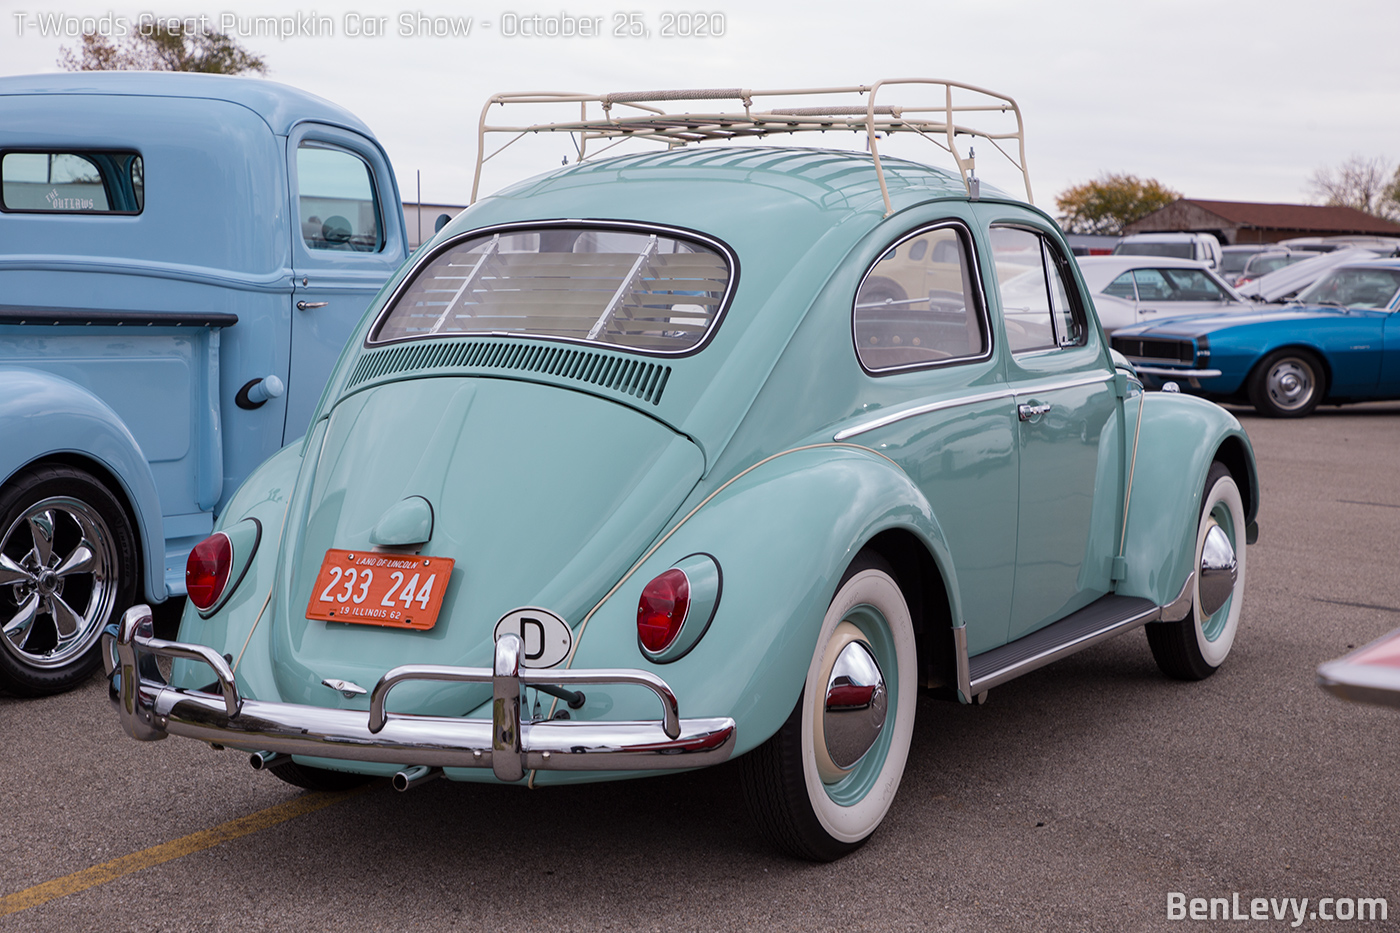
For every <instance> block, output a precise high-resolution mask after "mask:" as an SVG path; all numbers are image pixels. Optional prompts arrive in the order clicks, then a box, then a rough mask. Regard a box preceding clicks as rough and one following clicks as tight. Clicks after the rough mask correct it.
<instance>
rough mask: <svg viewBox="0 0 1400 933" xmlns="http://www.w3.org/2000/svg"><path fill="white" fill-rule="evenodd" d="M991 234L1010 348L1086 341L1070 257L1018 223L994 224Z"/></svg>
mask: <svg viewBox="0 0 1400 933" xmlns="http://www.w3.org/2000/svg"><path fill="white" fill-rule="evenodd" d="M991 240H992V259H993V261H994V262H995V263H996V268H997V283H998V285H999V287H1000V289H1001V309H1002V315H1003V318H1004V319H1005V322H1006V339H1007V343H1008V344H1010V346H1011V351H1012V352H1013V353H1018V352H1022V351H1026V350H1051V349H1055V348H1056V347H1072V346H1079V345H1081V344H1083V343H1084V341H1085V337H1086V331H1085V329H1084V323H1083V315H1082V313H1081V312H1080V311H1079V309H1078V308H1077V307H1076V306H1075V304H1074V303H1073V302H1071V301H1070V297H1069V289H1068V288H1066V286H1065V280H1066V278H1067V276H1068V261H1067V260H1066V259H1065V258H1064V256H1063V255H1062V254H1061V253H1060V251H1059V250H1058V249H1056V248H1055V247H1054V246H1052V245H1051V244H1050V243H1048V242H1046V240H1045V238H1044V237H1043V236H1041V235H1040V234H1038V233H1034V232H1032V231H1030V230H1022V229H1019V228H1015V227H993V228H992V230H991ZM1138 289H1139V291H1141V289H1142V280H1141V279H1139V280H1138Z"/></svg>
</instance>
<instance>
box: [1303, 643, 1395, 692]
mask: <svg viewBox="0 0 1400 933" xmlns="http://www.w3.org/2000/svg"><path fill="white" fill-rule="evenodd" d="M1317 684H1318V686H1319V687H1321V688H1322V689H1324V690H1326V691H1327V692H1328V693H1330V694H1332V695H1333V696H1338V697H1341V698H1342V699H1344V700H1353V701H1355V702H1357V703H1375V704H1378V705H1380V706H1400V629H1396V630H1395V631H1393V632H1391V633H1390V634H1389V635H1385V636H1382V637H1381V638H1378V639H1376V640H1375V641H1373V642H1371V643H1370V644H1369V645H1365V646H1363V647H1361V648H1358V649H1356V650H1355V651H1353V652H1351V653H1350V654H1348V655H1345V656H1344V657H1340V658H1335V659H1334V660H1331V661H1328V662H1326V663H1325V664H1322V665H1319V666H1318V669H1317Z"/></svg>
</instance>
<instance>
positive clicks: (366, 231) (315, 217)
mask: <svg viewBox="0 0 1400 933" xmlns="http://www.w3.org/2000/svg"><path fill="white" fill-rule="evenodd" d="M297 188H298V191H297V204H298V208H299V211H298V213H299V214H300V220H301V238H302V242H304V243H305V244H306V247H307V249H330V250H350V251H354V252H360V253H373V252H378V251H379V250H380V249H381V248H382V247H383V245H384V240H383V237H382V236H381V235H380V225H379V201H378V199H377V198H376V197H375V194H374V174H373V172H371V171H370V167H369V163H368V162H366V161H365V160H364V159H362V158H360V157H359V156H357V155H355V154H354V153H353V152H350V151H349V150H347V149H341V148H339V147H337V146H331V145H328V144H325V143H320V142H316V141H314V140H309V139H308V140H304V141H303V142H302V143H300V144H299V145H298V146H297Z"/></svg>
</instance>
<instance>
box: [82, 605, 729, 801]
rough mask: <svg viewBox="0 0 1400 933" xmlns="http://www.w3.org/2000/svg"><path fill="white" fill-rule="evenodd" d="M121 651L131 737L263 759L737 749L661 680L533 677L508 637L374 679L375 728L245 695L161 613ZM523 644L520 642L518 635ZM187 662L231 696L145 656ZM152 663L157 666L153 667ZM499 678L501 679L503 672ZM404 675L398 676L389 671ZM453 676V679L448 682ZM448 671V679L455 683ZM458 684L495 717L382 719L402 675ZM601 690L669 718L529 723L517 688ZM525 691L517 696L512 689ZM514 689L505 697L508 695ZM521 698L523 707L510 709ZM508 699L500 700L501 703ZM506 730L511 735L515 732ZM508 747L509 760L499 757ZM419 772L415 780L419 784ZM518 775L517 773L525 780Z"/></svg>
mask: <svg viewBox="0 0 1400 933" xmlns="http://www.w3.org/2000/svg"><path fill="white" fill-rule="evenodd" d="M103 638H104V642H105V643H106V645H107V650H113V649H115V651H116V654H117V663H116V666H115V671H114V677H113V688H114V689H113V698H114V702H115V703H116V705H117V712H118V718H119V719H120V721H121V725H122V728H123V730H125V731H126V733H127V735H130V736H131V737H132V738H134V739H138V740H143V741H151V740H154V739H163V738H165V737H166V736H167V735H182V736H185V737H187V738H192V739H198V740H200V741H203V742H212V743H214V744H216V745H224V746H233V747H235V748H245V749H257V750H259V751H260V757H262V758H263V760H273V761H275V760H276V759H275V758H274V757H273V756H276V755H305V756H312V757H318V758H335V759H341V760H346V761H367V762H382V763H387V764H398V765H402V766H405V770H406V771H407V770H409V769H412V768H414V767H416V766H422V767H426V768H490V769H492V771H493V772H495V773H496V775H497V776H498V777H500V776H501V775H502V774H505V775H506V777H503V778H501V779H502V780H508V779H509V775H511V774H515V773H517V772H518V773H520V774H521V775H523V773H524V772H525V771H526V770H554V771H642V770H666V771H673V770H681V769H686V768H698V767H704V766H706V765H712V764H718V763H720V762H722V761H725V760H727V759H728V758H729V757H730V755H731V754H733V751H734V747H735V737H736V732H735V725H734V720H733V719H732V718H729V717H714V718H704V719H681V718H680V717H679V715H678V712H677V710H676V700H675V695H674V694H673V693H672V692H671V689H670V687H668V686H667V685H666V683H665V682H664V681H663V680H661V679H660V678H659V677H656V676H655V675H653V674H649V673H647V672H645V671H634V670H618V671H610V670H577V671H553V672H550V671H545V670H541V671H532V670H529V669H519V668H517V669H516V672H517V675H518V676H516V677H512V676H511V666H512V665H511V663H510V662H511V650H510V649H511V648H512V647H518V645H516V646H513V645H512V644H511V643H510V639H509V638H508V637H505V638H502V640H501V641H502V642H503V643H505V644H504V646H503V647H498V651H497V656H496V662H495V668H494V669H485V668H447V667H442V668H432V667H426V666H423V667H402V668H396V669H395V670H394V671H390V672H389V673H388V674H386V675H385V676H384V678H381V680H380V682H379V683H378V684H376V686H375V689H374V691H373V694H372V695H373V696H377V697H379V709H380V712H381V715H383V723H382V725H381V727H380V728H379V729H378V730H376V731H371V729H370V722H369V716H368V715H367V714H366V713H364V712H362V711H358V710H339V709H325V708H322V707H316V706H303V705H299V704H294V703H271V702H266V701H262V700H254V699H249V698H246V697H242V696H240V695H239V693H238V689H237V687H236V686H235V684H234V682H233V678H232V674H231V673H229V674H228V676H227V677H225V676H224V672H221V671H220V670H219V664H222V665H223V668H224V669H225V670H226V669H227V667H228V665H227V662H224V660H223V658H222V657H220V656H219V655H218V654H217V653H215V652H214V651H213V649H210V648H206V647H204V646H201V645H188V644H183V643H179V642H167V641H163V640H160V639H157V638H154V637H153V636H152V634H151V611H150V608H149V607H148V606H135V607H133V608H132V609H131V610H129V611H128V612H127V613H126V615H124V616H123V617H122V622H121V625H120V626H119V628H118V631H117V634H116V635H115V636H114V635H112V634H110V633H107V634H104V636H103ZM517 641H518V638H517ZM153 655H154V656H164V657H180V658H187V659H190V660H197V661H204V662H205V663H207V664H208V665H209V666H210V667H211V668H214V669H215V671H216V674H217V675H218V676H219V681H220V689H221V690H223V691H224V695H223V696H216V695H214V694H209V693H203V692H201V691H198V690H187V689H183V688H176V687H171V686H169V685H168V684H165V683H163V682H161V681H160V680H158V679H152V678H151V677H149V676H147V677H143V676H141V673H140V668H141V662H142V660H143V658H148V657H150V656H153ZM147 666H148V667H149V666H150V665H149V664H148V665H147ZM498 671H499V672H500V676H497V674H498ZM395 674H397V675H398V676H397V677H396V678H395V679H393V680H392V681H391V680H390V677H391V675H395ZM438 675H444V676H438ZM446 675H450V676H446ZM415 679H419V680H450V681H458V682H464V683H491V684H492V685H493V688H494V689H493V703H492V707H493V713H494V714H495V715H493V718H492V719H489V720H487V719H463V718H460V717H450V716H415V715H406V714H388V713H384V712H383V698H384V696H385V695H387V693H388V691H389V689H390V688H392V686H393V685H394V684H395V683H400V682H402V681H403V680H415ZM531 680H536V681H539V682H541V683H561V682H568V683H599V684H615V683H622V684H633V685H639V686H644V687H646V688H648V689H650V690H652V692H653V693H656V694H657V696H658V697H660V698H662V701H663V703H662V705H663V717H662V718H661V719H659V720H653V721H626V722H612V721H589V720H579V719H572V720H562V719H556V720H545V721H540V722H530V721H525V720H522V719H520V718H519V709H520V705H521V704H520V703H519V692H518V691H519V685H521V684H528V683H529V682H530V681H531ZM512 682H514V683H515V684H516V691H517V692H516V693H515V695H514V697H513V698H512V697H511V696H510V695H509V688H510V684H511V683H512ZM503 694H504V695H503ZM511 699H514V700H515V701H516V702H514V703H511V702H509V701H510V700H511ZM502 700H505V701H506V702H504V703H502V702H501V701H502ZM505 732H511V733H513V734H512V735H510V736H506V735H504V733H505ZM498 749H499V751H500V752H501V754H499V756H498V755H497V751H498ZM420 773H421V772H417V771H415V772H414V773H413V774H412V775H406V777H405V780H408V779H409V778H416V777H418V776H419V774H420ZM517 779H518V778H517Z"/></svg>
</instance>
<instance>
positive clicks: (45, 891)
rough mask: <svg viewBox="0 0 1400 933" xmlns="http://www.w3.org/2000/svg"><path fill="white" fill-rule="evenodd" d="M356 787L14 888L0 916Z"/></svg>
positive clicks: (313, 807)
mask: <svg viewBox="0 0 1400 933" xmlns="http://www.w3.org/2000/svg"><path fill="white" fill-rule="evenodd" d="M373 786H375V785H369V786H367V787H362V788H356V789H355V790H352V791H337V792H334V793H331V792H326V791H317V792H314V793H309V794H303V795H302V796H300V797H297V798H295V799H292V800H288V801H287V802H286V803H279V804H277V805H276V806H272V807H268V808H267V809H266V810H259V811H258V812H257V813H250V814H249V815H247V816H240V817H239V818H238V819H236V820H229V821H228V822H227V823H220V824H219V825H218V826H215V827H214V828H213V829H205V830H201V831H200V832H197V833H191V834H190V835H188V836H183V837H181V838H179V839H174V840H172V841H170V842H163V843H161V844H160V845H158V846H152V847H151V848H149V849H142V850H141V851H140V852H133V853H131V854H130V855H123V856H122V857H121V858H114V859H112V860H111V861H110V862H103V863H102V864H101V865H94V866H92V867H91V868H85V869H83V870H82V871H78V872H74V873H73V874H71V875H65V876H64V877H62V878H55V879H54V880H53V881H45V882H44V883H43V884H36V885H34V887H32V888H26V889H25V890H23V891H16V892H15V893H14V894H7V895H5V896H4V897H0V917H3V916H6V915H7V914H13V913H17V912H18V911H21V910H27V909H28V908H30V907H38V906H39V905H40V904H46V903H48V902H49V901H52V900H57V899H58V898H60V897H67V896H68V895H69V894H76V893H78V892H79V891H85V890H87V889H88V888H94V887H97V886H98V885H100V884H106V883H107V882H109V881H115V880H116V879H118V878H121V877H123V876H125V875H129V874H131V873H132V872H138V871H140V870H141V869H143V868H150V867H151V866H153V865H159V864H161V863H162V862H169V861H171V860H172V859H177V858H181V857H183V856H186V855H190V854H193V853H195V852H199V851H202V850H204V849H208V848H211V847H213V846H216V845H218V844H219V843H221V842H228V841H229V840H230V839H237V838H238V837H240V836H247V835H249V834H250V833H255V832H258V831H259V830H262V829H267V828H268V827H269V826H276V825H277V824H278V823H282V822H285V821H287V820H290V819H293V818H295V817H298V816H303V815H305V814H307V813H314V812H315V811H317V810H320V809H321V808H322V807H328V806H330V805H331V804H333V803H336V802H338V801H341V800H347V799H349V798H350V797H353V796H355V795H357V794H361V793H363V792H364V791H366V790H369V789H370V787H373Z"/></svg>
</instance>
